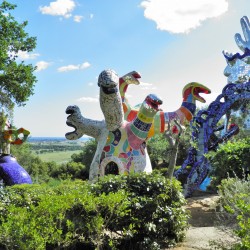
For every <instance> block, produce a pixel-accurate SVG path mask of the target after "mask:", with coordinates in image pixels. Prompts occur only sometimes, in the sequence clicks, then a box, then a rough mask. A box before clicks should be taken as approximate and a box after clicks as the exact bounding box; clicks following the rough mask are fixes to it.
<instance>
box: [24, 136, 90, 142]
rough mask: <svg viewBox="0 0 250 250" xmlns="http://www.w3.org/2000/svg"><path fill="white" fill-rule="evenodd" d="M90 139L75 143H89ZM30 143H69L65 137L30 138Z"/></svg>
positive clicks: (81, 139)
mask: <svg viewBox="0 0 250 250" xmlns="http://www.w3.org/2000/svg"><path fill="white" fill-rule="evenodd" d="M89 139H90V138H87V137H82V138H80V139H78V140H75V141H81V142H82V141H83V142H85V141H88V140H89ZM28 141H29V142H63V141H68V142H69V140H67V139H66V138H65V137H33V136H30V137H28Z"/></svg>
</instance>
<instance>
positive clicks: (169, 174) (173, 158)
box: [167, 141, 179, 179]
mask: <svg viewBox="0 0 250 250" xmlns="http://www.w3.org/2000/svg"><path fill="white" fill-rule="evenodd" d="M178 146H179V142H177V141H176V143H175V145H174V146H173V147H172V149H171V153H170V156H169V164H168V172H167V177H168V178H169V179H172V177H173V175H174V168H175V165H176V159H177V153H178Z"/></svg>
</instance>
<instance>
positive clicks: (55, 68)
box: [8, 0, 250, 137]
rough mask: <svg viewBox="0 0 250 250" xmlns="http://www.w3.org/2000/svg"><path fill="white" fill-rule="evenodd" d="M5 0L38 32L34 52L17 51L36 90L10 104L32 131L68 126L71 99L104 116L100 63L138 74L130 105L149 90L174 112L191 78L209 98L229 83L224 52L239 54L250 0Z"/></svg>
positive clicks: (89, 113) (59, 133)
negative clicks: (21, 104) (29, 67)
mask: <svg viewBox="0 0 250 250" xmlns="http://www.w3.org/2000/svg"><path fill="white" fill-rule="evenodd" d="M8 2H10V3H13V4H16V5H17V7H16V9H15V10H14V11H12V12H11V14H12V15H13V16H14V17H15V19H16V20H17V21H18V22H22V21H25V20H27V21H28V25H27V27H26V28H25V31H26V32H27V33H28V34H29V36H35V37H36V38H37V46H36V49H35V50H34V51H33V52H31V53H29V54H27V53H20V54H19V58H20V60H24V61H25V63H27V64H32V65H34V66H37V70H36V71H35V76H36V78H37V83H36V85H35V88H34V95H32V96H30V98H29V101H27V102H26V105H25V106H24V107H16V108H15V112H14V121H13V123H14V125H15V126H16V127H18V128H19V127H24V128H25V129H27V130H29V131H30V132H31V136H32V137H38V136H49V137H64V135H65V133H66V132H70V131H72V130H73V128H70V127H68V126H67V125H66V119H67V115H66V113H65V110H66V108H67V106H69V105H78V106H79V107H80V109H81V112H82V115H83V116H85V117H86V118H90V119H94V120H103V119H104V116H103V114H102V112H101V109H100V105H99V100H98V95H99V87H98V86H97V78H98V75H99V74H100V73H101V72H102V71H103V70H105V69H113V70H115V71H116V72H117V74H118V75H119V76H122V75H124V74H126V73H128V72H130V71H133V70H136V71H137V72H139V73H140V74H141V79H140V80H141V84H140V85H137V86H129V89H128V95H127V97H128V99H129V102H130V103H131V104H132V105H136V104H138V103H141V102H142V101H143V100H144V99H145V97H146V95H148V94H150V93H152V94H156V95H158V96H159V97H161V98H162V100H163V105H162V108H163V110H164V111H174V110H176V109H178V108H179V106H180V105H181V102H182V89H183V87H184V86H185V85H186V84H187V83H189V82H193V81H195V82H199V83H201V84H203V85H206V86H207V87H209V88H210V89H211V91H212V93H211V94H210V95H203V97H205V99H206V100H207V103H206V104H209V103H210V102H212V101H213V100H215V98H216V97H217V96H218V95H219V94H220V93H221V91H222V89H223V87H224V86H225V85H226V84H227V78H226V77H225V76H224V74H223V71H224V69H225V67H226V60H225V58H224V56H223V54H222V51H223V50H227V51H229V52H240V50H239V48H238V47H237V45H236V43H235V41H234V35H235V33H240V34H242V29H241V25H240V18H241V17H242V16H244V15H246V16H248V17H249V18H250V1H249V0H237V1H236V0H144V1H143V0H119V1H117V0H54V1H50V0H32V1H27V2H25V1H24V0H8ZM197 104H198V103H197ZM198 106H199V107H202V106H201V105H200V104H198Z"/></svg>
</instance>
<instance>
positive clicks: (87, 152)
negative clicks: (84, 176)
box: [71, 139, 97, 169]
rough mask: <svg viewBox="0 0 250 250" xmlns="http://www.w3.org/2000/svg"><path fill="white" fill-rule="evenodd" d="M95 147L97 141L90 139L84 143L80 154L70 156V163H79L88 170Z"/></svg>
mask: <svg viewBox="0 0 250 250" xmlns="http://www.w3.org/2000/svg"><path fill="white" fill-rule="evenodd" d="M96 147H97V141H96V140H94V139H90V140H89V141H87V142H86V143H85V145H84V147H83V150H82V152H81V153H79V154H73V155H72V156H71V158H72V161H74V162H81V163H82V164H83V165H85V166H86V167H87V168H88V169H89V167H90V165H91V162H92V160H93V158H94V155H95V151H96Z"/></svg>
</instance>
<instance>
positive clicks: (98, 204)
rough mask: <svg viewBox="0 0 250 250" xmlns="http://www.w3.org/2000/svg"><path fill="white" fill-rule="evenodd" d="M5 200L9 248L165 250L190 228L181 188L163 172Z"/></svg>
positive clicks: (0, 234)
mask: <svg viewBox="0 0 250 250" xmlns="http://www.w3.org/2000/svg"><path fill="white" fill-rule="evenodd" d="M1 197H2V199H1V200H0V243H1V245H2V247H6V248H7V249H21V250H22V249H89V250H91V249H150V250H151V249H160V247H162V246H164V247H165V246H170V245H174V244H175V243H176V242H178V241H181V240H182V239H183V237H184V235H185V230H186V229H187V219H188V215H187V213H186V212H185V210H184V209H183V205H184V204H185V200H184V198H183V196H182V194H181V187H180V184H179V182H178V181H176V180H172V181H170V180H166V179H165V178H164V177H163V176H162V175H160V174H159V173H153V174H150V175H148V174H136V175H130V176H106V177H104V178H102V179H100V181H99V182H98V183H96V184H89V183H87V182H83V181H64V182H61V183H60V182H56V183H55V182H53V183H48V184H43V185H17V186H12V187H7V188H6V189H5V192H4V193H3V194H2V196H1ZM0 247H1V246H0Z"/></svg>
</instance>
